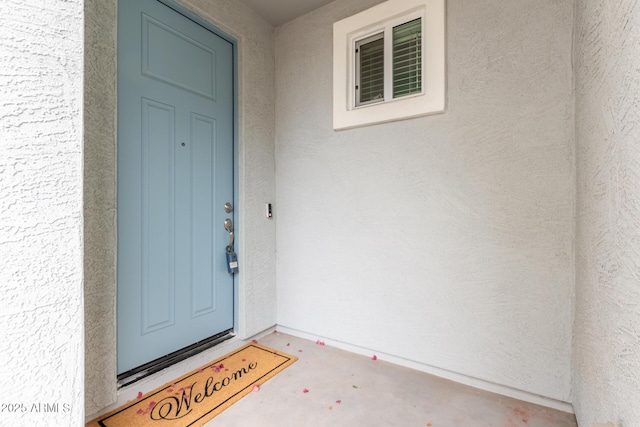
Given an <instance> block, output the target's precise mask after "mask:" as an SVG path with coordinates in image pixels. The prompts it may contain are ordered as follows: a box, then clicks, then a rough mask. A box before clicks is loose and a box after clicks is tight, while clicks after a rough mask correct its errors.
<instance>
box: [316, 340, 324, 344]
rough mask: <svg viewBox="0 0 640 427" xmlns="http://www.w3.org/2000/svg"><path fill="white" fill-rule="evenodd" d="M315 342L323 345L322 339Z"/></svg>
mask: <svg viewBox="0 0 640 427" xmlns="http://www.w3.org/2000/svg"><path fill="white" fill-rule="evenodd" d="M316 344H318V345H324V341H320V340H318V341H316Z"/></svg>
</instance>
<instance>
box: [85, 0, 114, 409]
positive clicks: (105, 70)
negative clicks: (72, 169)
mask: <svg viewBox="0 0 640 427" xmlns="http://www.w3.org/2000/svg"><path fill="white" fill-rule="evenodd" d="M84 10H85V17H84V19H85V35H84V39H85V48H84V49H85V61H84V91H85V96H84V98H85V103H84V289H85V301H84V302H85V305H84V307H85V326H84V327H85V330H84V334H85V367H86V369H85V407H86V411H87V414H92V413H94V412H95V411H97V410H98V409H100V408H103V407H105V406H107V405H109V404H111V403H112V402H113V401H115V399H116V375H117V373H116V353H115V351H116V346H115V343H116V286H115V283H116V270H115V268H116V168H115V164H116V79H115V75H116V34H117V33H116V26H115V22H116V2H115V1H104V0H86V1H85V2H84Z"/></svg>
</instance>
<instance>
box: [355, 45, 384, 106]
mask: <svg viewBox="0 0 640 427" xmlns="http://www.w3.org/2000/svg"><path fill="white" fill-rule="evenodd" d="M376 37H377V39H375V40H372V41H368V40H369V39H367V40H365V41H363V42H361V43H360V44H359V45H357V46H356V49H358V58H359V70H358V76H359V79H358V80H359V81H358V87H357V88H356V92H357V93H359V96H358V98H357V99H358V104H364V103H367V102H372V101H377V100H383V99H384V38H383V36H382V34H379V35H377V36H374V37H373V38H376Z"/></svg>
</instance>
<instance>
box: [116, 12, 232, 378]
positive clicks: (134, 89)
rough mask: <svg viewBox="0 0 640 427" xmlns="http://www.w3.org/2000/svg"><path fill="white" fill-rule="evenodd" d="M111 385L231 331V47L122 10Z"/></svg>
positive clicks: (183, 24) (160, 18) (154, 15)
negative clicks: (117, 377)
mask: <svg viewBox="0 0 640 427" xmlns="http://www.w3.org/2000/svg"><path fill="white" fill-rule="evenodd" d="M118 8H119V9H118V298H117V301H118V373H123V372H126V371H129V370H131V369H134V368H136V367H138V366H140V365H143V364H145V363H147V362H150V361H152V360H154V359H157V358H159V357H162V356H164V355H167V354H169V353H172V352H174V351H177V350H179V349H181V348H184V347H187V346H189V345H191V344H194V343H195V342H198V341H200V340H203V339H206V338H208V337H210V336H213V335H215V334H218V333H220V332H223V331H226V330H229V329H231V328H233V276H231V275H229V274H228V273H227V270H226V264H225V250H226V246H227V245H228V243H229V241H228V234H227V233H226V231H225V230H224V228H223V223H224V219H225V218H226V217H227V216H228V214H226V213H225V212H224V204H225V203H226V202H231V203H233V46H232V44H231V43H229V42H228V41H226V40H224V39H223V38H221V37H219V36H217V35H215V34H214V33H212V32H210V31H209V30H207V29H205V28H203V27H202V26H200V25H198V24H196V23H194V22H193V21H191V20H189V19H187V18H186V17H184V16H182V15H180V14H179V13H177V12H175V11H173V10H172V9H170V8H169V7H167V6H165V5H164V4H162V3H160V2H158V1H157V0H121V1H120V2H119V6H118Z"/></svg>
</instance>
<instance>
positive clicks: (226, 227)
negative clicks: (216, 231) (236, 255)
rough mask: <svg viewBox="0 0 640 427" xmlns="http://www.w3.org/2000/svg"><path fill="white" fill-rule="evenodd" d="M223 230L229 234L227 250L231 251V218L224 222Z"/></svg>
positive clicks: (232, 237)
mask: <svg viewBox="0 0 640 427" xmlns="http://www.w3.org/2000/svg"><path fill="white" fill-rule="evenodd" d="M224 229H225V230H227V231H228V232H229V248H230V249H233V239H234V236H233V221H231V218H227V219H225V220H224Z"/></svg>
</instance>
